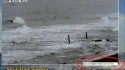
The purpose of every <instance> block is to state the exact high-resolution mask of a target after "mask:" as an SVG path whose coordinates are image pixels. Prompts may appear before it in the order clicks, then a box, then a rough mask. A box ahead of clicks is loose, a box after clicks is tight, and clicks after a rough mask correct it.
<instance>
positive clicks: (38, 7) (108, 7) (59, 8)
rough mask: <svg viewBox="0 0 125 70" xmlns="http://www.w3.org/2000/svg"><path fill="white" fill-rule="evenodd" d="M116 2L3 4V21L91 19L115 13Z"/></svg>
mask: <svg viewBox="0 0 125 70" xmlns="http://www.w3.org/2000/svg"><path fill="white" fill-rule="evenodd" d="M117 1H118V0H30V1H29V2H28V3H4V4H3V19H5V18H6V19H7V18H8V19H10V18H11V17H13V16H22V17H24V18H27V16H28V17H30V18H33V17H34V16H35V17H40V16H45V15H47V16H51V15H56V16H58V17H90V16H91V17H92V16H95V15H97V14H111V13H117V10H118V2H117Z"/></svg>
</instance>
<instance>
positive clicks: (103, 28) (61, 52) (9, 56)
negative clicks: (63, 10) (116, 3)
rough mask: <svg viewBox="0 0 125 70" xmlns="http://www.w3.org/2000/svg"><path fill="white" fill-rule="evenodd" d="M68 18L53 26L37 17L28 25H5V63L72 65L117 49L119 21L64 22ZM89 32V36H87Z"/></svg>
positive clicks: (3, 60)
mask: <svg viewBox="0 0 125 70" xmlns="http://www.w3.org/2000/svg"><path fill="white" fill-rule="evenodd" d="M66 21H67V20H66ZM66 21H64V22H63V21H59V20H55V21H53V22H51V23H54V24H52V25H51V24H50V25H47V24H46V23H48V22H50V21H48V22H41V21H34V20H31V21H30V22H26V25H25V26H20V25H16V24H13V23H8V24H7V23H6V24H4V28H3V59H2V62H3V64H23V63H26V64H41V63H42V64H60V63H62V64H64V63H65V64H70V63H75V62H76V60H78V59H79V58H81V57H85V56H87V55H93V54H96V55H107V54H109V55H110V54H114V53H116V52H117V48H118V29H117V26H118V24H117V20H108V19H105V17H104V18H103V20H102V19H101V20H99V21H98V22H96V23H85V22H78V23H76V22H71V21H70V22H69V23H67V24H61V23H65V22H66ZM58 22H60V24H58ZM34 23H35V24H34ZM40 23H44V24H45V25H40ZM86 32H87V33H88V39H86V37H85V33H86ZM68 35H69V36H70V38H71V43H70V44H69V43H68ZM96 40H100V41H96Z"/></svg>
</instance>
